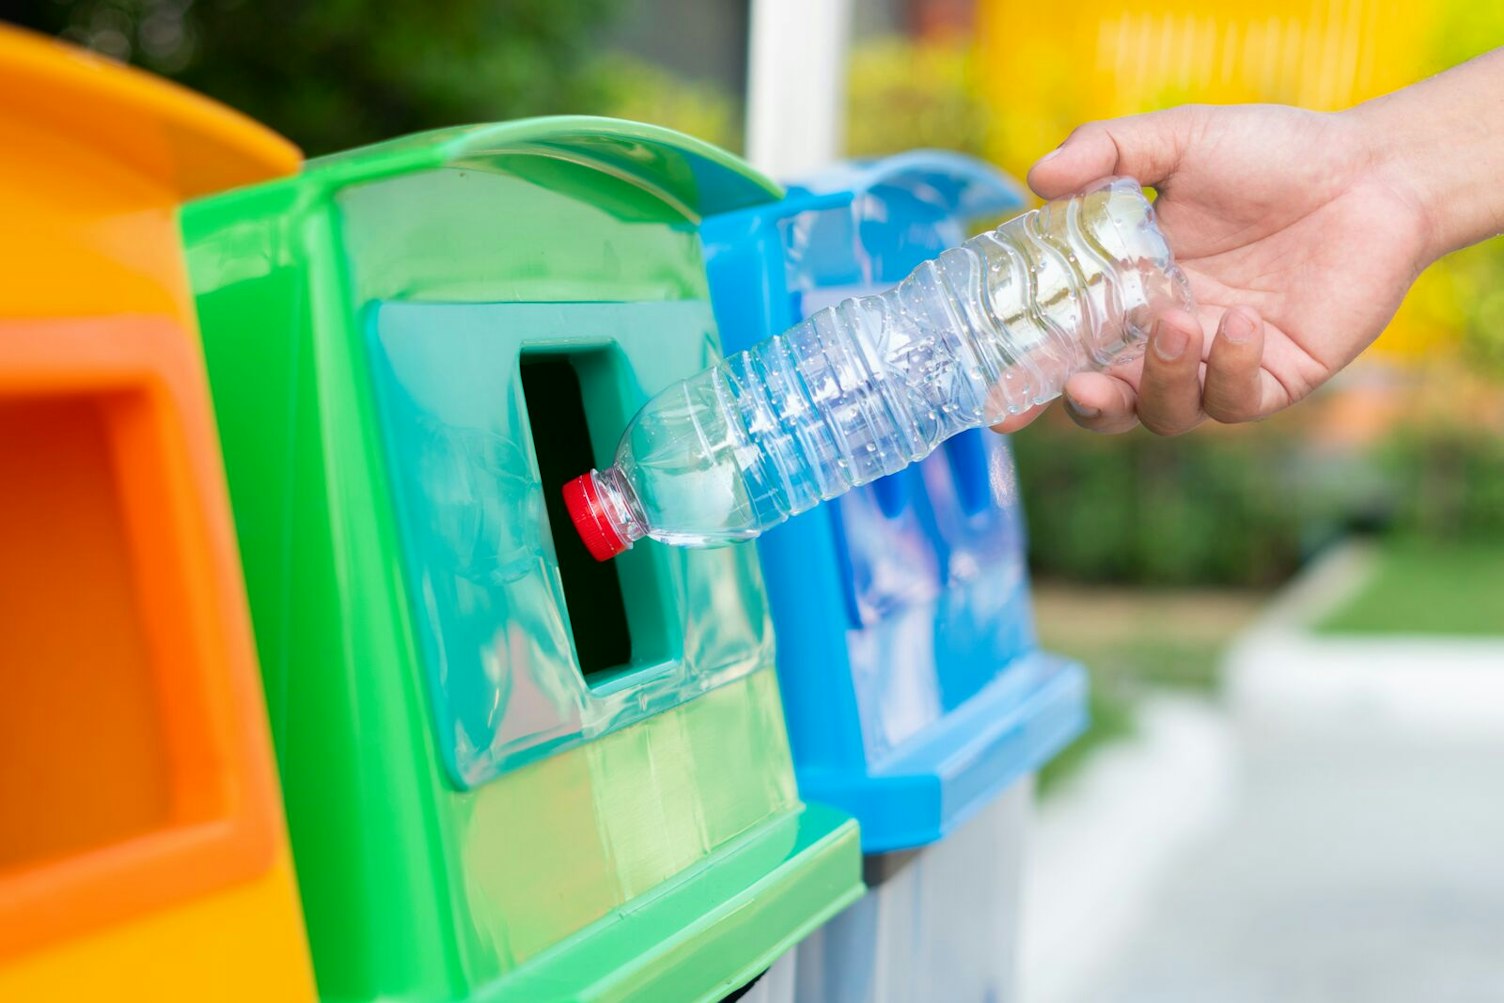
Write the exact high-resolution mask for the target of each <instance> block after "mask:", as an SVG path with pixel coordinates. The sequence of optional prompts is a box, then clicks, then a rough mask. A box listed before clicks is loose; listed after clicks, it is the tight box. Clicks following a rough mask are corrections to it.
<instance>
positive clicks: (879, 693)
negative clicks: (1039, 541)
mask: <svg viewBox="0 0 1504 1003" xmlns="http://www.w3.org/2000/svg"><path fill="white" fill-rule="evenodd" d="M1022 204H1023V193H1022V191H1021V190H1020V189H1019V187H1018V186H1017V185H1016V184H1015V183H1014V182H1012V181H1011V180H1010V179H1008V178H1007V177H1006V176H1004V175H1003V174H1001V173H1000V172H998V171H997V170H995V169H994V168H992V167H990V166H988V165H986V164H984V163H982V162H980V161H977V160H974V159H972V158H969V157H964V156H960V155H957V154H951V153H943V152H936V151H915V152H911V153H906V154H901V155H898V156H893V157H888V158H886V159H882V160H878V161H870V162H851V163H845V164H841V165H838V166H836V167H834V168H832V169H831V170H829V171H827V172H825V173H823V174H821V175H819V176H818V177H815V178H812V179H808V180H805V181H803V182H801V183H798V184H794V185H791V186H790V187H789V189H788V191H787V194H786V197H785V198H784V199H782V200H781V201H777V202H773V203H764V204H761V205H757V206H754V207H751V208H748V209H744V210H741V211H738V212H734V213H728V214H724V215H722V216H718V217H716V218H714V219H712V220H708V221H707V222H706V224H705V226H704V227H703V228H702V238H703V240H704V242H705V249H706V259H707V267H708V270H709V274H710V279H711V297H712V303H713V307H714V311H715V314H716V319H717V323H718V325H719V327H720V331H721V335H722V340H723V342H724V344H725V347H726V350H727V351H728V352H729V351H737V350H741V349H745V348H747V347H749V346H750V345H752V344H753V343H755V342H757V341H759V340H761V339H763V338H766V337H768V336H770V335H773V334H777V333H779V332H781V331H783V330H785V329H787V328H788V327H790V326H792V325H793V324H795V323H797V322H799V321H800V320H803V319H804V318H805V317H808V316H809V315H810V314H812V313H814V312H815V311H817V310H819V309H821V308H823V307H826V306H830V305H833V304H835V303H837V302H839V301H841V300H843V299H845V298H847V297H850V296H853V295H868V294H873V293H878V292H882V291H884V290H886V289H888V288H890V287H891V286H892V285H894V284H895V283H897V282H898V281H900V280H902V279H903V278H904V277H905V276H907V275H908V274H909V273H910V272H911V271H912V270H913V269H914V268H915V267H917V266H918V265H919V264H920V263H922V262H924V261H926V260H928V259H930V258H933V257H934V256H936V255H937V254H939V253H940V252H941V251H943V250H945V249H946V248H948V247H952V246H954V245H956V244H959V243H960V242H961V241H962V240H964V239H965V237H966V236H967V232H968V230H967V228H968V226H969V225H971V224H973V223H978V222H983V221H987V220H989V219H995V218H999V217H1001V216H1003V215H1005V214H1007V213H1009V212H1011V211H1013V210H1016V209H1018V208H1019V207H1020V206H1021V205H1022ZM759 551H760V557H761V560H762V565H763V573H764V576H765V578H766V581H767V586H768V593H769V597H770V604H771V613H772V617H773V624H774V628H775V633H776V635H777V664H778V675H779V685H780V687H781V689H782V694H783V701H784V710H785V717H786V719H787V723H788V728H789V733H790V743H791V746H792V750H793V754H794V760H795V770H796V774H797V777H798V782H799V787H800V791H801V793H802V795H803V796H804V797H806V798H808V799H811V800H817V801H822V802H826V803H829V804H833V805H837V806H839V807H841V808H843V809H844V810H846V811H848V812H850V813H851V814H853V815H855V816H856V817H857V819H858V821H859V822H860V825H861V836H862V848H863V851H864V853H866V854H867V855H868V858H867V879H868V884H869V885H870V886H871V887H872V891H871V892H870V893H869V894H868V896H867V897H866V898H865V899H863V900H862V902H860V903H858V904H857V905H855V906H853V907H851V909H849V910H847V912H845V913H843V914H842V916H841V917H839V918H838V919H837V920H835V921H834V922H832V923H831V924H830V925H829V926H827V927H826V928H825V929H824V930H822V931H820V932H819V933H817V934H816V935H815V936H813V937H812V938H810V939H809V940H808V941H806V942H805V944H804V945H803V946H802V947H801V949H800V952H799V962H798V981H799V998H800V999H809V1000H838V1001H839V1000H852V1001H859V1000H860V1001H874V1000H884V999H894V1000H898V999H906V998H945V999H958V1000H959V999H977V1000H981V999H988V1000H995V999H998V998H1002V997H1004V996H1006V995H1007V992H1008V985H1009V983H1010V981H1011V970H1012V965H1011V957H1012V941H1013V939H1014V937H1013V932H1014V921H1015V918H1016V917H1015V915H1014V913H1015V909H1016V902H1017V894H1016V886H1017V881H1018V866H1017V861H1018V859H1019V852H1018V846H1019V843H1020V842H1021V840H1022V834H1023V830H1024V828H1025V825H1026V820H1027V816H1028V810H1029V804H1030V800H1031V785H1030V783H1029V778H1030V777H1031V776H1032V774H1033V773H1034V771H1036V770H1037V769H1038V768H1039V767H1040V766H1041V765H1042V764H1043V763H1045V762H1046V761H1047V760H1048V759H1049V758H1050V757H1051V756H1053V755H1054V754H1055V753H1056V752H1058V751H1059V750H1060V749H1061V748H1063V747H1064V746H1065V745H1066V744H1067V743H1069V742H1070V741H1071V740H1072V739H1073V738H1074V737H1075V736H1076V735H1077V734H1078V733H1079V732H1080V731H1081V730H1082V729H1083V728H1084V726H1085V723H1086V686H1087V684H1086V675H1085V672H1084V670H1083V669H1082V668H1081V667H1080V666H1079V665H1077V664H1075V663H1073V662H1071V661H1069V660H1066V659H1064V658H1061V657H1058V656H1056V655H1052V654H1050V653H1048V652H1044V651H1041V650H1039V647H1038V645H1037V641H1036V638H1035V634H1034V629H1033V617H1032V612H1031V608H1030V602H1029V585H1028V576H1027V569H1026V563H1025V538H1024V527H1023V519H1022V513H1021V511H1020V508H1019V494H1018V490H1017V477H1016V473H1015V470H1014V466H1013V460H1012V455H1011V453H1010V451H1009V449H1008V445H1007V441H1006V440H1005V439H1004V438H1003V437H1001V436H998V435H995V434H993V433H992V432H990V431H986V430H976V431H972V432H967V433H965V434H962V435H960V436H957V437H955V438H953V439H951V440H949V441H947V442H946V443H945V444H944V446H943V447H942V448H941V449H940V450H937V451H936V452H935V453H934V454H933V455H931V456H929V457H928V458H926V459H925V460H923V461H922V462H920V463H918V464H915V465H914V466H912V467H909V468H908V469H906V470H903V471H900V472H899V473H897V474H894V475H892V476H890V477H887V478H884V479H882V480H879V481H877V482H875V483H873V484H870V485H867V486H865V487H862V488H858V489H856V490H854V491H851V492H849V493H847V494H846V495H843V496H842V497H840V498H839V499H837V500H835V501H834V502H833V503H831V504H828V505H822V506H819V507H818V508H816V509H815V510H813V511H810V512H807V513H805V514H804V515H801V516H798V517H796V518H794V519H791V520H790V521H789V522H788V523H786V524H785V525H783V526H780V527H778V528H777V529H774V530H773V531H771V532H769V533H768V534H766V535H765V536H764V537H763V538H762V540H761V541H760V543H759ZM924 847H928V848H927V849H924V850H923V851H922V852H920V853H914V852H908V851H913V850H916V849H918V848H924ZM947 903H949V904H950V905H949V906H948V905H947ZM878 959H882V960H881V964H879V963H878ZM942 990H943V993H942V995H934V994H935V993H938V992H941V991H942ZM916 992H918V993H919V994H920V995H919V996H915V995H914V993H916Z"/></svg>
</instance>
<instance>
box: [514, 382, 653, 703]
mask: <svg viewBox="0 0 1504 1003" xmlns="http://www.w3.org/2000/svg"><path fill="white" fill-rule="evenodd" d="M522 392H523V396H524V398H525V399H526V401H527V412H528V423H529V424H530V425H531V426H532V433H533V452H534V454H535V455H536V456H537V458H538V472H539V474H540V476H541V478H542V481H543V497H544V499H545V502H546V504H547V507H548V525H549V529H550V531H551V532H552V533H553V539H554V554H555V555H556V556H557V557H558V560H559V578H560V579H561V581H562V582H563V585H564V602H565V605H566V606H567V608H568V610H569V629H570V631H571V633H572V634H573V635H574V647H575V652H576V653H577V654H578V656H579V660H580V671H581V672H583V673H584V674H585V678H586V679H589V678H590V677H591V675H592V674H594V673H598V672H609V671H612V670H616V669H620V668H622V667H624V666H626V665H627V664H628V663H629V662H630V661H631V660H632V635H631V631H630V629H629V628H628V625H627V607H626V602H625V599H624V598H623V592H622V585H621V573H620V569H619V567H618V562H617V561H606V562H604V563H602V562H599V561H597V560H596V559H595V558H593V557H591V556H590V552H589V551H587V550H586V549H585V545H584V544H583V543H582V542H580V538H579V534H577V533H576V532H575V529H574V523H573V522H572V521H571V520H570V518H569V512H568V511H567V510H566V509H565V507H564V496H563V493H562V490H563V487H564V482H565V481H568V480H570V479H572V478H575V477H578V476H579V475H580V474H583V473H585V472H586V471H587V470H589V469H590V468H591V467H593V466H595V454H594V450H593V449H592V448H591V442H590V423H589V420H588V419H587V417H586V413H585V398H584V394H583V393H582V392H581V389H580V374H579V371H578V370H577V369H576V368H575V363H574V362H573V361H572V358H571V356H568V355H524V356H523V357H522Z"/></svg>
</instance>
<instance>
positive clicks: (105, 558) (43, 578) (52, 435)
mask: <svg viewBox="0 0 1504 1003" xmlns="http://www.w3.org/2000/svg"><path fill="white" fill-rule="evenodd" d="M107 406H108V405H107V403H106V402H105V401H104V400H102V399H100V398H97V397H88V396H77V397H66V398H44V399H31V398H22V399H18V400H3V399H0V485H4V489H3V490H0V673H3V678H4V681H5V696H4V699H0V804H3V805H5V806H7V810H3V811H0V873H4V872H8V871H14V870H19V869H21V868H24V867H27V866H30V865H35V864H41V863H44V862H50V861H54V860H57V859H59V858H65V857H67V856H70V855H73V854H77V853H80V852H83V851H87V850H92V849H96V848H100V847H103V846H106V845H110V844H114V843H118V842H121V841H124V840H127V839H130V838H132V837H136V836H140V835H144V834H146V833H148V832H151V831H153V830H157V829H160V828H163V827H166V826H168V825H170V824H171V823H172V813H173V786H174V783H173V773H172V769H171V756H170V754H169V748H168V741H169V740H168V738H167V736H166V731H167V729H166V727H165V725H164V719H163V715H162V709H161V705H160V703H159V692H158V689H159V685H160V684H159V681H158V679H157V678H156V675H155V673H154V671H153V661H152V653H151V649H150V642H149V640H148V636H147V630H146V627H145V624H144V623H143V616H142V611H141V608H140V604H139V602H138V597H137V587H138V586H137V581H136V577H137V576H136V574H135V569H134V568H133V564H132V556H131V545H130V535H129V530H128V522H127V518H126V508H125V505H124V502H123V499H122V496H121V491H120V487H119V481H118V478H117V476H116V471H115V467H114V465H115V462H116V457H115V454H114V449H113V447H112V442H111V434H110V431H111V425H110V420H109V417H108V412H107Z"/></svg>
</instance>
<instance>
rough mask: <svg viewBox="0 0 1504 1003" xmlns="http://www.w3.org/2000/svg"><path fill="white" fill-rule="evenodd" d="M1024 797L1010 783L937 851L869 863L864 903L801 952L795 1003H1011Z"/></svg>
mask: <svg viewBox="0 0 1504 1003" xmlns="http://www.w3.org/2000/svg"><path fill="white" fill-rule="evenodd" d="M1032 794H1033V784H1032V783H1031V782H1029V781H1027V780H1025V781H1023V782H1021V783H1017V784H1014V785H1013V786H1012V787H1010V788H1009V789H1008V791H1007V792H1006V793H1005V794H1003V795H1001V796H1000V797H998V798H996V799H994V800H992V801H991V802H989V803H988V804H987V806H986V807H985V808H983V809H982V810H981V811H980V812H978V813H977V814H976V815H975V816H974V817H972V818H971V819H968V820H967V821H966V822H963V823H962V824H961V825H959V826H958V827H957V828H956V829H955V830H954V831H952V832H951V833H950V834H948V835H947V836H946V837H945V839H943V840H941V841H940V842H938V843H934V844H932V845H930V846H926V847H923V848H922V849H920V850H917V851H913V852H912V856H911V855H910V854H908V853H903V854H897V855H895V856H896V858H897V859H894V860H891V861H885V859H884V858H883V857H877V858H869V862H868V872H869V876H868V883H869V885H870V888H869V890H868V892H867V894H866V895H865V896H863V897H862V900H861V901H860V902H858V903H856V904H855V905H853V906H851V907H850V908H848V909H847V910H846V911H845V912H843V913H841V915H839V916H837V917H836V918H835V919H834V920H832V921H831V922H829V923H827V924H826V925H825V926H824V927H823V928H821V929H820V930H819V931H817V932H816V933H814V934H813V935H811V936H810V937H809V938H808V939H806V940H805V941H804V942H803V943H802V944H800V945H799V958H798V967H797V981H798V987H797V992H796V995H795V998H796V999H797V1000H798V1001H799V1003H903V1001H906V1000H927V999H934V1000H948V1001H950V1000H953V1001H955V1003H1009V1001H1011V1000H1013V999H1015V998H1016V992H1015V981H1016V971H1015V969H1016V959H1017V949H1018V903H1019V892H1020V887H1021V881H1022V863H1023V852H1024V843H1025V840H1026V838H1027V833H1028V828H1029V815H1030V812H1031V799H1032ZM888 867H891V868H892V872H891V873H887V874H882V873H874V872H881V871H883V870H884V869H886V868H888Z"/></svg>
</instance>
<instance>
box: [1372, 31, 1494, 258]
mask: <svg viewBox="0 0 1504 1003" xmlns="http://www.w3.org/2000/svg"><path fill="white" fill-rule="evenodd" d="M1343 114H1344V116H1347V117H1349V118H1350V119H1352V120H1353V121H1354V122H1356V123H1357V124H1358V126H1359V128H1360V129H1362V130H1363V133H1364V135H1365V136H1366V137H1367V139H1368V143H1369V147H1370V149H1371V150H1372V151H1373V155H1374V158H1375V164H1376V167H1377V168H1378V169H1379V170H1381V171H1384V172H1386V173H1388V174H1389V175H1390V177H1391V180H1392V182H1393V183H1394V184H1395V186H1396V187H1397V188H1399V189H1401V190H1403V191H1404V192H1406V193H1407V195H1408V196H1409V197H1411V198H1412V199H1413V200H1414V202H1415V204H1416V207H1417V210H1418V211H1419V212H1420V214H1421V219H1422V223H1423V225H1424V228H1425V234H1426V237H1425V241H1426V247H1425V249H1424V252H1423V253H1424V257H1425V260H1424V261H1423V262H1421V263H1422V264H1427V263H1429V262H1430V261H1434V260H1435V259H1436V258H1439V257H1441V256H1442V255H1444V254H1446V253H1448V252H1450V251H1455V250H1457V249H1458V248H1461V247H1466V246H1468V245H1469V244H1475V243H1477V242H1478V241H1480V240H1484V239H1487V238H1488V237H1492V236H1495V235H1497V234H1500V233H1504V49H1498V50H1495V51H1493V52H1490V53H1488V54H1486V55H1483V56H1479V57H1478V58H1477V59H1474V60H1472V61H1470V62H1467V63H1464V64H1462V65H1461V66H1458V67H1456V68H1454V69H1451V70H1448V71H1447V72H1446V73H1442V74H1440V75H1438V76H1435V77H1432V78H1430V79H1429V80H1423V81H1421V82H1420V83H1418V84H1415V85H1413V86H1411V87H1406V88H1405V89H1403V90H1400V91H1396V92H1395V93H1393V94H1389V95H1386V96H1384V97H1381V98H1378V99H1375V100H1373V101H1369V102H1366V103H1365V104H1361V105H1358V106H1357V107H1356V108H1353V109H1351V110H1350V111H1347V112H1344V113H1343Z"/></svg>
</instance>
